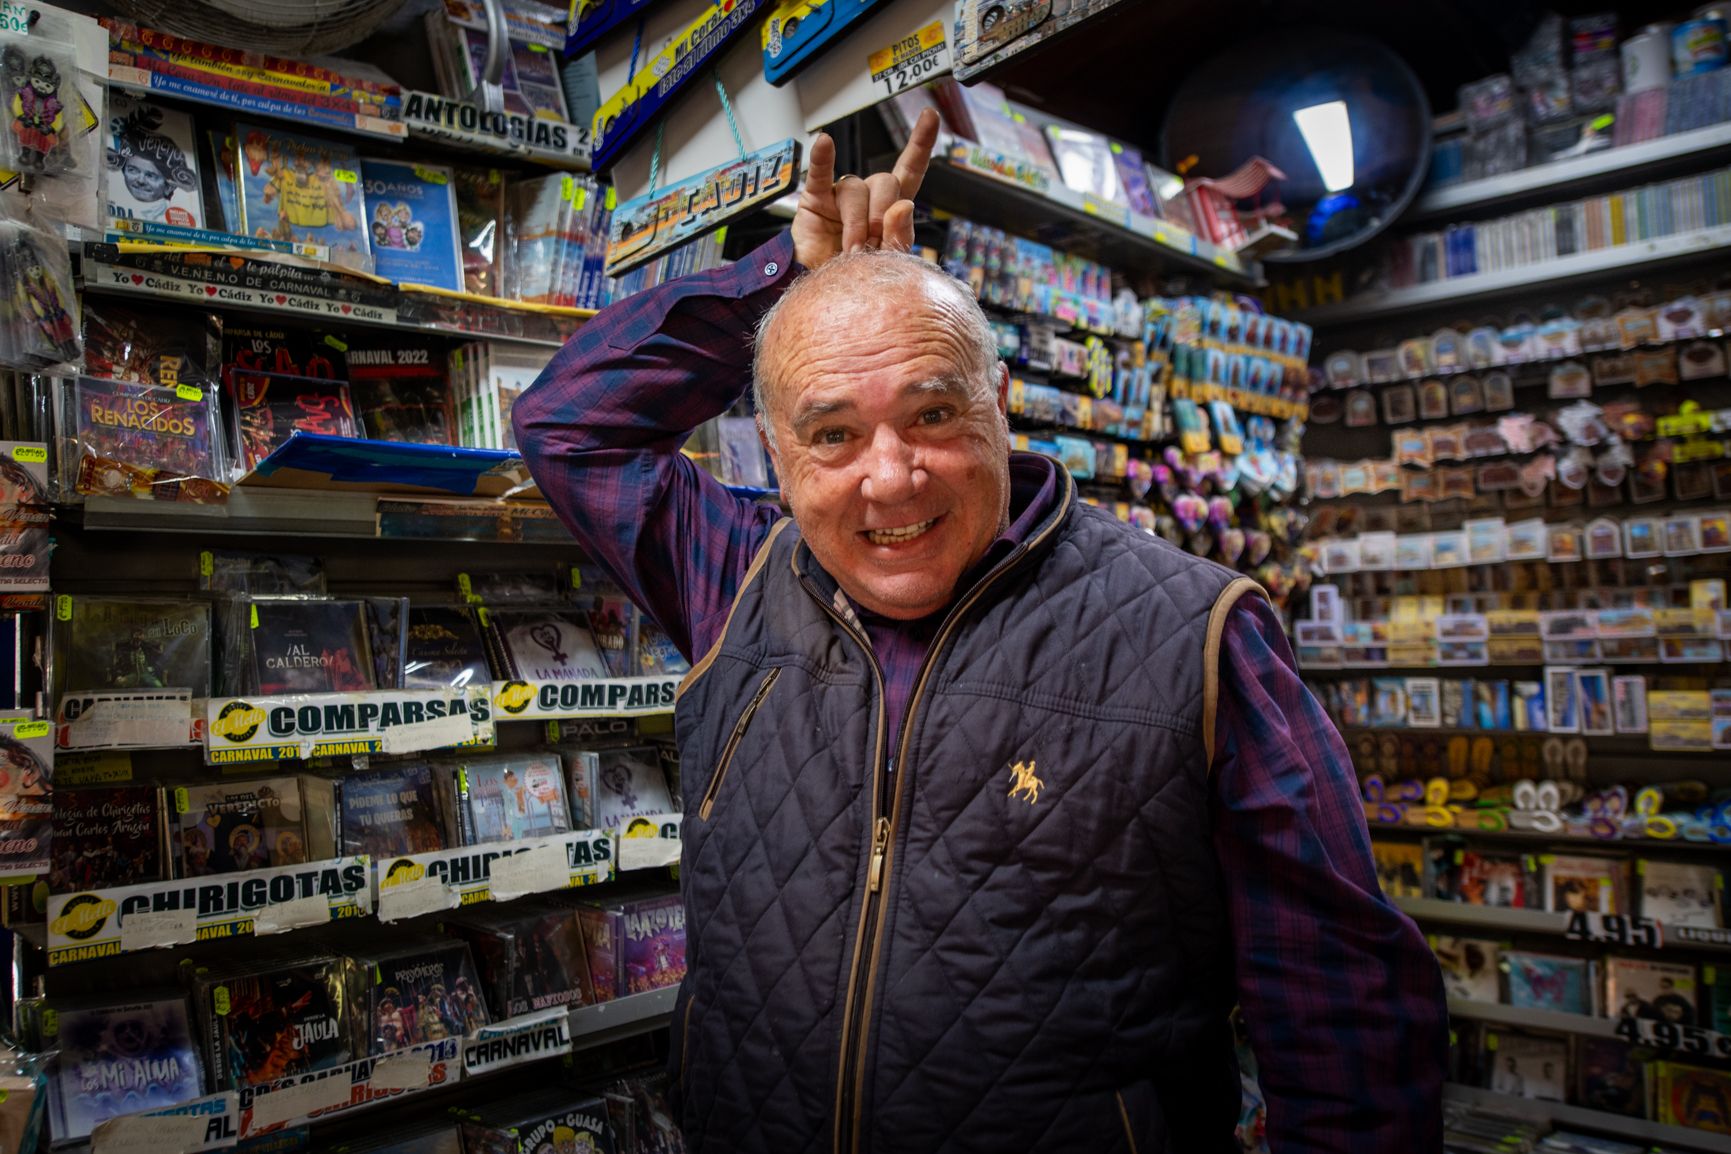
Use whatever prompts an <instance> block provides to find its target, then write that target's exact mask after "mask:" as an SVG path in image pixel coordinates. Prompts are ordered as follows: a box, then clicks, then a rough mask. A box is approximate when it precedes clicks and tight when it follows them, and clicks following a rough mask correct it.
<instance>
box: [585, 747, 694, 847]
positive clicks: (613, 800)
mask: <svg viewBox="0 0 1731 1154" xmlns="http://www.w3.org/2000/svg"><path fill="white" fill-rule="evenodd" d="M593 805H594V809H593V818H592V820H593V828H596V829H622V828H624V827H625V826H626V825H627V824H628V823H629V822H630V821H631V819H632V818H635V817H643V816H644V815H646V814H652V813H669V812H672V811H673V810H674V809H675V806H674V804H673V796H672V794H671V793H670V792H669V791H668V788H667V774H666V773H665V772H663V770H662V768H661V753H660V749H659V747H657V746H653V745H643V746H636V747H634V748H630V749H602V750H597V751H596V765H595V789H594V794H593Z"/></svg>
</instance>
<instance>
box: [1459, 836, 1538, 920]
mask: <svg viewBox="0 0 1731 1154" xmlns="http://www.w3.org/2000/svg"><path fill="white" fill-rule="evenodd" d="M1460 900H1461V901H1463V902H1466V903H1467V904H1468V905H1474V906H1498V907H1500V908H1503V909H1527V908H1530V907H1531V906H1532V905H1533V904H1535V903H1533V902H1531V901H1529V895H1528V893H1527V868H1526V863H1525V861H1523V859H1522V858H1521V856H1520V855H1519V854H1499V853H1480V852H1475V851H1473V850H1468V851H1466V853H1464V854H1463V855H1461V878H1460Z"/></svg>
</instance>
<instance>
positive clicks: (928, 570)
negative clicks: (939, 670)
mask: <svg viewBox="0 0 1731 1154" xmlns="http://www.w3.org/2000/svg"><path fill="white" fill-rule="evenodd" d="M877 293H878V296H877V299H872V300H863V299H852V300H844V301H840V302H837V301H836V294H835V293H834V292H828V293H825V294H822V298H820V299H807V300H804V301H800V302H798V305H797V307H796V308H795V309H794V310H793V311H792V312H791V313H789V314H784V315H782V316H780V317H778V318H777V323H776V328H775V332H774V333H773V334H772V335H771V337H770V342H771V343H770V345H769V347H768V348H766V350H765V353H766V357H765V359H766V362H767V363H768V364H769V365H770V367H771V372H770V377H771V380H772V381H773V384H771V386H770V388H771V393H770V396H769V397H768V408H769V414H768V419H769V421H770V422H771V427H772V429H773V431H774V434H775V438H774V439H775V452H776V469H777V471H778V472H779V473H780V475H781V484H782V493H783V495H784V496H785V497H786V499H787V502H788V505H789V507H790V508H791V509H792V510H793V515H794V517H795V518H796V519H797V520H798V522H799V526H800V531H801V533H802V534H803V535H804V537H805V540H806V543H807V544H808V545H810V546H811V551H812V554H813V556H815V557H816V558H817V560H818V562H819V563H820V564H821V565H823V567H824V569H825V570H827V571H828V572H829V573H830V574H831V575H832V576H834V577H835V579H836V581H837V582H838V583H839V584H840V585H841V587H842V590H843V592H845V593H846V594H847V595H848V597H849V598H851V599H852V600H853V602H854V603H855V604H857V605H859V606H861V607H862V608H864V609H866V610H868V611H870V612H873V613H877V614H880V615H882V616H884V617H890V618H894V619H897V620H903V621H910V620H914V619H917V618H920V617H925V616H928V615H930V614H932V613H936V612H937V611H939V610H941V609H943V608H944V607H945V606H946V605H948V604H949V602H950V600H951V598H952V597H953V596H954V595H955V592H956V584H957V582H958V581H959V580H960V578H961V575H962V573H963V572H964V571H966V570H967V568H968V567H969V566H971V565H972V564H973V563H974V562H975V561H977V560H979V559H980V557H981V556H983V555H984V554H985V551H986V549H987V548H988V547H989V546H990V545H991V543H992V541H993V539H994V538H995V537H996V536H997V535H998V533H999V532H1000V531H1001V530H1002V528H1003V526H1004V523H1005V518H1006V514H1007V510H1008V508H1009V491H1010V489H1009V432H1008V428H1007V426H1006V425H1005V423H1004V413H1003V406H1002V401H1001V396H1002V394H1001V390H1000V389H999V388H998V384H999V382H998V381H995V380H994V381H982V380H980V379H978V377H979V370H978V369H974V368H972V367H971V362H970V360H969V358H968V355H967V354H968V347H967V344H966V342H965V338H964V337H963V336H962V335H961V334H962V332H963V331H964V330H963V329H961V328H960V326H959V319H960V317H961V316H962V313H961V311H960V308H959V307H958V306H957V305H956V304H955V303H954V302H953V301H952V300H951V299H950V298H949V297H948V296H947V295H946V294H945V293H944V292H943V291H942V290H941V289H939V288H936V287H935V286H929V285H927V284H926V283H925V282H923V281H910V282H909V283H908V284H907V286H906V288H905V290H903V291H900V292H899V293H897V294H896V296H895V299H893V300H891V299H884V298H885V295H886V294H884V292H883V290H881V289H880V290H877ZM825 298H826V299H825Z"/></svg>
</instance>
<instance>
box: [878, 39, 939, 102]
mask: <svg viewBox="0 0 1731 1154" xmlns="http://www.w3.org/2000/svg"><path fill="white" fill-rule="evenodd" d="M950 67H951V64H950V45H949V42H948V41H947V40H945V39H944V22H943V21H942V20H934V21H932V22H931V23H930V24H927V25H926V26H925V27H924V28H921V29H920V30H919V31H918V32H915V33H913V34H912V35H909V36H905V37H903V38H902V39H900V40H898V41H896V42H895V43H894V44H891V45H890V46H889V47H888V48H880V49H878V50H877V51H876V52H873V53H872V54H871V56H869V57H868V58H867V60H866V69H867V71H869V72H870V74H871V78H872V83H873V84H882V85H883V86H884V93H885V95H888V96H894V95H895V94H896V93H898V92H904V91H906V90H907V89H909V88H912V87H914V86H915V85H919V84H924V83H925V82H926V81H928V80H930V79H931V78H932V77H934V76H936V75H938V74H939V73H942V72H948V71H949V70H950Z"/></svg>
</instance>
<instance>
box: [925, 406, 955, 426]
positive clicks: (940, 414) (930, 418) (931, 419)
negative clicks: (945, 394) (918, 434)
mask: <svg viewBox="0 0 1731 1154" xmlns="http://www.w3.org/2000/svg"><path fill="white" fill-rule="evenodd" d="M949 419H950V410H948V409H927V410H926V411H925V412H923V413H921V414H920V424H922V425H941V424H943V423H944V422H945V421H947V420H949Z"/></svg>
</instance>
